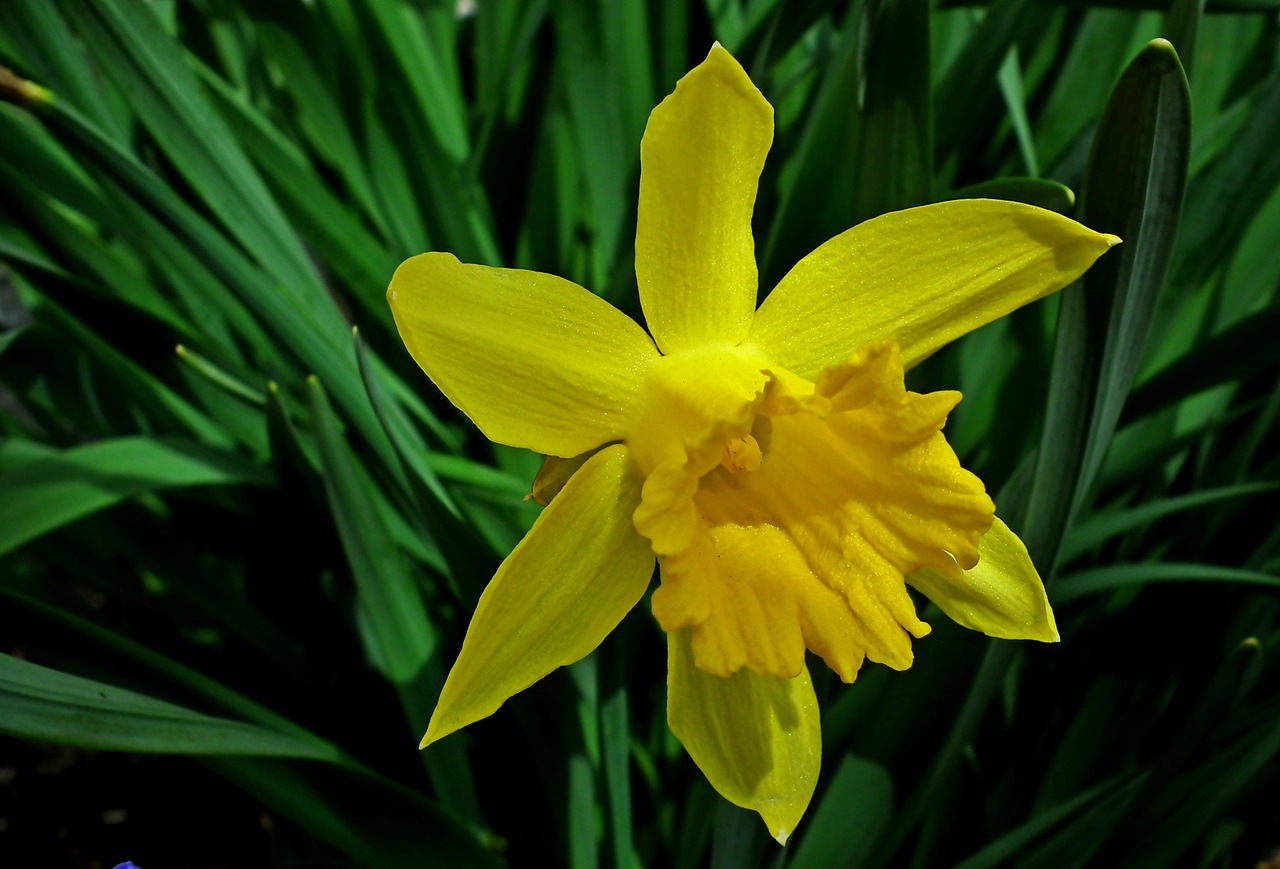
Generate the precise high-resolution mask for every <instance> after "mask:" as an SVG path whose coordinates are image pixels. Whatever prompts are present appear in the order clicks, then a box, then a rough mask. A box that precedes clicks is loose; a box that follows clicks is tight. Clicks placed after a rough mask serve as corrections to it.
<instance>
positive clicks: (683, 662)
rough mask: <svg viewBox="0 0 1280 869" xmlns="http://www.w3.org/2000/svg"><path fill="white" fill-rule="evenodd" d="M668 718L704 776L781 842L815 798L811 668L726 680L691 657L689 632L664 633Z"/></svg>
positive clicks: (817, 735)
mask: <svg viewBox="0 0 1280 869" xmlns="http://www.w3.org/2000/svg"><path fill="white" fill-rule="evenodd" d="M667 723H668V724H670V725H671V732H672V733H674V734H675V735H676V736H677V737H679V739H680V741H681V742H682V743H683V744H684V747H685V750H687V751H688V752H689V756H690V757H692V758H693V762H694V763H696V764H697V765H698V768H699V769H701V770H702V772H703V774H704V775H705V776H706V777H707V781H709V782H711V786H712V787H713V788H715V789H716V790H717V791H718V792H719V793H720V795H721V796H723V797H724V798H725V799H726V800H728V801H729V802H731V803H733V804H734V805H737V806H741V807H742V808H744V809H750V810H752V811H755V812H759V813H760V817H761V818H762V819H763V820H764V822H765V825H766V826H767V827H768V828H769V834H770V835H772V836H773V837H774V838H775V839H777V840H778V843H779V844H782V845H785V844H786V843H787V839H788V837H790V835H791V833H792V832H793V831H794V830H795V828H796V825H797V824H799V823H800V818H801V816H803V815H804V811H805V809H806V808H808V806H809V801H810V800H811V799H812V798H813V790H814V788H815V787H816V786H817V783H818V769H819V766H820V765H821V761H822V730H821V726H820V722H819V717H818V700H817V697H815V696H814V693H813V683H812V682H811V681H810V680H809V671H808V670H806V669H803V668H802V669H801V671H800V675H798V676H796V677H795V678H794V679H781V680H780V679H774V678H773V677H771V676H759V675H757V674H755V673H753V672H751V671H750V670H741V671H739V672H738V673H737V674H735V675H734V676H732V677H730V678H728V679H722V678H720V677H718V676H711V675H708V674H707V673H704V672H703V671H702V670H699V669H698V668H697V667H696V666H695V665H694V663H693V654H692V651H691V650H690V648H689V637H688V632H687V631H678V632H676V633H673V634H668V635H667Z"/></svg>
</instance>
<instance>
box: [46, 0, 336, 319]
mask: <svg viewBox="0 0 1280 869" xmlns="http://www.w3.org/2000/svg"><path fill="white" fill-rule="evenodd" d="M72 8H74V9H76V10H77V11H76V12H75V15H74V19H73V20H75V21H76V23H77V24H78V25H79V28H80V31H81V36H82V37H83V38H84V39H85V40H86V41H87V42H88V44H89V45H90V46H91V47H92V48H93V50H94V51H95V52H97V53H98V55H99V57H100V58H101V60H102V61H103V66H104V67H105V68H106V69H107V70H108V71H109V72H110V73H111V74H112V75H113V76H115V77H117V79H118V83H119V85H120V88H121V90H123V91H124V92H125V93H127V94H129V97H130V105H131V106H132V107H133V109H134V111H136V112H137V114H138V118H139V120H141V121H142V123H143V124H144V125H146V127H147V129H148V130H149V131H150V133H151V134H152V135H153V136H155V138H156V140H157V142H159V143H160V146H161V147H162V148H163V149H164V150H165V152H166V153H167V155H168V156H169V158H170V159H171V160H173V162H174V164H175V165H176V166H177V167H178V169H179V171H180V172H182V174H183V176H184V178H185V179H186V181H187V182H188V183H189V184H190V185H191V186H192V188H193V189H194V190H195V191H197V192H198V194H199V195H200V197H201V199H202V200H203V201H204V203H205V204H206V205H207V206H208V207H209V209H210V210H211V211H212V212H213V213H214V214H215V215H217V217H218V219H219V220H220V221H221V223H222V225H223V226H224V227H225V228H226V229H227V231H228V232H230V233H231V235H232V236H234V237H235V238H236V240H237V241H238V242H239V243H240V244H242V245H243V246H244V247H245V249H246V250H248V251H250V252H251V253H252V255H253V256H254V258H255V259H256V260H257V261H258V263H259V264H261V266H262V267H263V268H264V269H265V270H266V271H267V272H268V273H269V274H271V275H272V276H273V277H274V278H275V279H276V280H277V281H279V282H280V284H281V289H282V291H283V292H285V293H286V294H287V295H288V296H289V297H290V298H291V299H292V300H293V302H294V303H295V305H297V306H298V307H300V308H302V307H305V308H307V309H308V311H309V312H310V313H311V315H312V316H315V317H316V318H317V319H318V321H320V322H323V321H324V320H326V319H336V318H337V316H338V312H337V310H336V308H335V307H334V306H333V304H332V302H331V301H330V299H329V298H328V296H327V295H326V294H325V292H324V287H323V285H322V284H321V282H320V280H319V276H318V275H317V274H316V271H315V269H314V267H313V266H312V263H311V261H310V259H309V258H308V257H307V254H306V252H305V251H304V250H303V248H302V245H301V244H300V243H299V241H298V238H297V236H296V235H295V234H294V232H293V231H292V229H291V228H290V227H289V224H288V223H287V222H286V221H285V219H284V216H283V215H282V214H281V213H280V210H279V208H278V207H277V206H276V203H275V201H274V200H273V199H272V198H271V195H270V194H269V193H268V192H267V189H266V187H265V186H264V185H263V183H262V180H261V179H260V178H259V177H258V175H257V173H256V172H255V171H254V170H253V167H252V166H251V165H250V163H249V161H248V160H247V159H246V158H245V156H244V152H243V151H242V150H241V149H240V147H239V146H238V145H237V143H236V141H235V139H234V137H232V135H231V133H230V131H229V130H228V129H227V128H226V126H225V125H224V124H223V123H222V120H221V118H220V116H219V115H218V114H217V113H216V112H214V111H213V110H212V107H211V106H210V105H209V103H208V101H207V100H206V99H205V97H204V94H203V92H202V91H201V89H200V84H199V81H198V80H197V79H196V77H195V75H194V74H193V72H192V71H191V69H190V67H189V66H188V65H187V63H186V60H185V58H184V57H183V52H182V49H181V47H180V46H179V45H178V44H177V43H176V42H175V40H174V39H173V37H171V36H170V35H169V34H168V33H167V32H165V30H164V28H163V26H162V25H161V23H160V21H159V20H158V19H157V17H156V13H155V12H154V11H153V8H152V7H151V6H149V5H146V4H138V3H134V2H129V0H90V2H88V3H86V4H84V5H83V6H79V5H77V6H74V7H72Z"/></svg>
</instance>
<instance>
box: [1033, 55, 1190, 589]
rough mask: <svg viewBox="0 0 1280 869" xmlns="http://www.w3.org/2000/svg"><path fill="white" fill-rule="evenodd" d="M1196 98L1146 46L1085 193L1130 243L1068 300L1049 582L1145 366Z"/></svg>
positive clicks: (1174, 64)
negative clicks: (1144, 354)
mask: <svg viewBox="0 0 1280 869" xmlns="http://www.w3.org/2000/svg"><path fill="white" fill-rule="evenodd" d="M1190 135H1191V127H1190V97H1189V93H1188V90H1187V82H1186V77H1185V76H1184V75H1183V74H1182V68H1181V66H1180V65H1179V63H1178V57H1177V54H1176V53H1175V52H1174V50H1173V48H1172V46H1170V45H1169V43H1168V42H1166V41H1164V40H1155V41H1153V42H1151V43H1150V44H1148V46H1147V47H1146V48H1145V49H1143V51H1142V52H1141V53H1140V54H1139V55H1138V57H1137V58H1135V59H1134V61H1133V62H1132V63H1131V64H1130V65H1129V68H1128V69H1127V70H1126V71H1125V74H1124V75H1123V76H1122V77H1121V79H1120V82H1119V83H1118V84H1117V85H1116V88H1115V90H1114V91H1113V93H1112V96H1111V99H1110V100H1109V101H1108V103H1107V110H1106V112H1105V113H1104V115H1103V119H1102V121H1101V123H1100V124H1099V127H1098V131H1097V134H1096V137H1095V140H1094V148H1093V154H1092V157H1091V158H1090V165H1089V170H1088V173H1087V175H1086V178H1085V188H1084V191H1083V192H1082V194H1081V203H1080V213H1081V219H1082V221H1083V222H1084V223H1085V224H1086V225H1088V226H1091V227H1093V228H1096V229H1098V230H1099V231H1104V232H1112V233H1115V234H1117V235H1119V236H1120V237H1121V239H1122V240H1123V242H1124V243H1123V244H1121V245H1120V247H1119V248H1118V249H1117V250H1116V251H1113V252H1112V253H1111V254H1110V255H1109V256H1106V257H1103V258H1101V259H1100V260H1099V261H1098V262H1097V263H1096V264H1095V265H1094V268H1093V269H1091V270H1090V271H1089V273H1088V274H1086V276H1085V278H1084V279H1083V281H1082V283H1081V284H1079V285H1077V286H1075V287H1069V288H1068V289H1067V290H1065V291H1064V292H1063V297H1062V307H1061V308H1060V310H1059V315H1058V335H1057V340H1056V343H1055V348H1054V367H1053V373H1052V376H1051V380H1050V390H1049V394H1050V396H1051V400H1050V404H1049V406H1048V409H1047V417H1046V420H1045V429H1044V436H1043V437H1042V439H1041V442H1040V452H1039V456H1038V461H1037V466H1036V475H1035V478H1034V481H1033V484H1032V489H1031V495H1030V500H1029V503H1028V507H1027V521H1026V523H1025V526H1024V528H1023V529H1022V531H1023V540H1024V541H1025V542H1026V543H1027V548H1028V550H1029V551H1030V552H1031V553H1032V557H1033V558H1035V560H1036V561H1037V563H1038V564H1039V566H1040V569H1041V571H1042V573H1044V574H1045V575H1046V576H1049V577H1051V574H1052V568H1053V564H1054V561H1055V560H1056V557H1057V551H1058V546H1059V544H1060V542H1061V537H1062V534H1063V532H1064V530H1065V529H1066V527H1067V524H1068V522H1069V519H1070V516H1071V513H1072V511H1073V510H1074V509H1075V506H1076V504H1077V503H1078V502H1079V499H1080V498H1081V497H1082V496H1083V494H1084V493H1085V492H1086V491H1088V488H1089V483H1090V481H1091V480H1092V478H1093V476H1094V475H1095V474H1096V472H1097V469H1098V467H1099V466H1100V464H1101V461H1102V458H1103V456H1104V455H1105V453H1106V448H1107V446H1108V445H1109V443H1110V441H1111V435H1112V432H1113V431H1114V430H1115V425H1116V422H1117V421H1118V419H1119V416H1120V410H1121V408H1122V407H1123V404H1124V399H1125V396H1126V395H1127V394H1128V391H1129V385H1130V384H1131V383H1132V381H1133V376H1134V373H1135V372H1136V369H1137V365H1138V362H1139V361H1140V360H1141V356H1142V350H1143V346H1144V343H1145V340H1146V333H1147V327H1148V325H1149V324H1150V320H1151V315H1152V312H1153V310H1154V308H1155V303H1156V298H1157V295H1158V293H1159V291H1160V288H1161V286H1162V285H1163V281H1164V273H1165V269H1166V268H1167V266H1168V262H1169V258H1170V255H1171V253H1172V249H1173V239H1174V235H1175V233H1176V231H1177V226H1178V219H1179V216H1180V214H1181V207H1182V193H1183V190H1184V188H1185V184H1186V170H1187V154H1188V148H1189V143H1190Z"/></svg>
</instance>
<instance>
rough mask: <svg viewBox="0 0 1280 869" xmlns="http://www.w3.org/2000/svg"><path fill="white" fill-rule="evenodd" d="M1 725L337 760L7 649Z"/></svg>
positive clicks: (129, 742) (1, 662)
mask: <svg viewBox="0 0 1280 869" xmlns="http://www.w3.org/2000/svg"><path fill="white" fill-rule="evenodd" d="M0 731H3V732H4V733H8V734H10V735H12V736H21V737H23V738H25V739H38V740H42V741H46V742H61V743H65V744H68V745H80V746H84V747H86V748H98V749H104V750H109V751H137V752H156V753H165V754H233V755H234V754H239V755H260V756H268V757H297V758H309V759H312V760H324V761H337V760H339V754H338V753H337V751H336V749H333V748H332V747H330V746H328V745H327V744H326V743H324V742H321V741H319V740H311V739H303V738H300V737H298V736H296V735H293V734H289V733H283V732H279V731H275V730H270V729H268V728H265V727H260V726H258V725H256V724H246V723H244V722H242V721H233V720H231V719H228V718H215V717H213V716H210V715H204V714H202V713H199V712H194V711H192V710H190V709H186V708H184V707H182V706H175V705H174V704H172V703H167V702H165V701H163V700H157V699H155V698H154V697H148V696H146V695H143V694H137V693H135V692H133V691H126V690H125V689H123V688H117V687H115V686H113V685H107V684H105V683H102V682H96V681H94V680H92V679H84V678H81V677H79V676H73V675H71V674H69V673H62V672H59V671H57V670H50V669H48V668H46V667H41V666H38V665H36V664H32V663H30V662H29V661H21V660H19V659H17V658H14V657H11V656H9V655H0Z"/></svg>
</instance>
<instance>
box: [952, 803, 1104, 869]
mask: <svg viewBox="0 0 1280 869" xmlns="http://www.w3.org/2000/svg"><path fill="white" fill-rule="evenodd" d="M1115 787H1116V785H1115V784H1114V783H1113V782H1104V783H1102V784H1100V785H1095V786H1094V787H1091V788H1089V789H1088V790H1086V791H1084V792H1082V793H1080V794H1077V795H1076V796H1074V797H1071V798H1070V799H1067V800H1063V801H1062V802H1061V803H1059V804H1058V805H1056V806H1054V807H1053V808H1051V809H1046V810H1045V811H1042V812H1037V813H1036V814H1035V815H1033V816H1032V817H1031V818H1030V819H1029V820H1027V821H1026V822H1025V823H1023V824H1021V825H1019V826H1017V827H1015V828H1014V829H1012V830H1010V831H1009V832H1007V833H1005V834H1004V835H1002V836H1000V837H999V838H998V839H996V840H995V841H993V842H990V843H988V844H986V845H984V846H983V847H982V849H981V850H979V851H978V852H976V853H974V854H971V855H970V856H968V857H966V858H965V859H964V860H963V861H961V862H960V863H957V864H956V866H955V869H998V867H1000V866H1005V865H1008V861H1009V860H1010V859H1011V858H1013V857H1015V856H1017V855H1018V854H1020V853H1022V852H1023V851H1025V850H1026V849H1027V847H1028V846H1029V845H1031V844H1032V843H1034V842H1035V841H1036V840H1037V839H1039V838H1041V837H1042V836H1044V835H1045V834H1046V833H1048V832H1050V831H1052V830H1053V829H1054V828H1055V827H1058V826H1059V825H1061V824H1062V823H1063V822H1065V821H1066V820H1067V819H1068V818H1071V817H1072V816H1073V815H1076V814H1078V813H1079V812H1080V811H1081V810H1082V809H1083V808H1084V807H1085V806H1088V805H1090V804H1091V803H1093V802H1096V801H1097V800H1098V798H1099V797H1100V796H1101V795H1102V794H1104V793H1106V792H1107V791H1109V790H1112V789H1113V788H1115Z"/></svg>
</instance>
